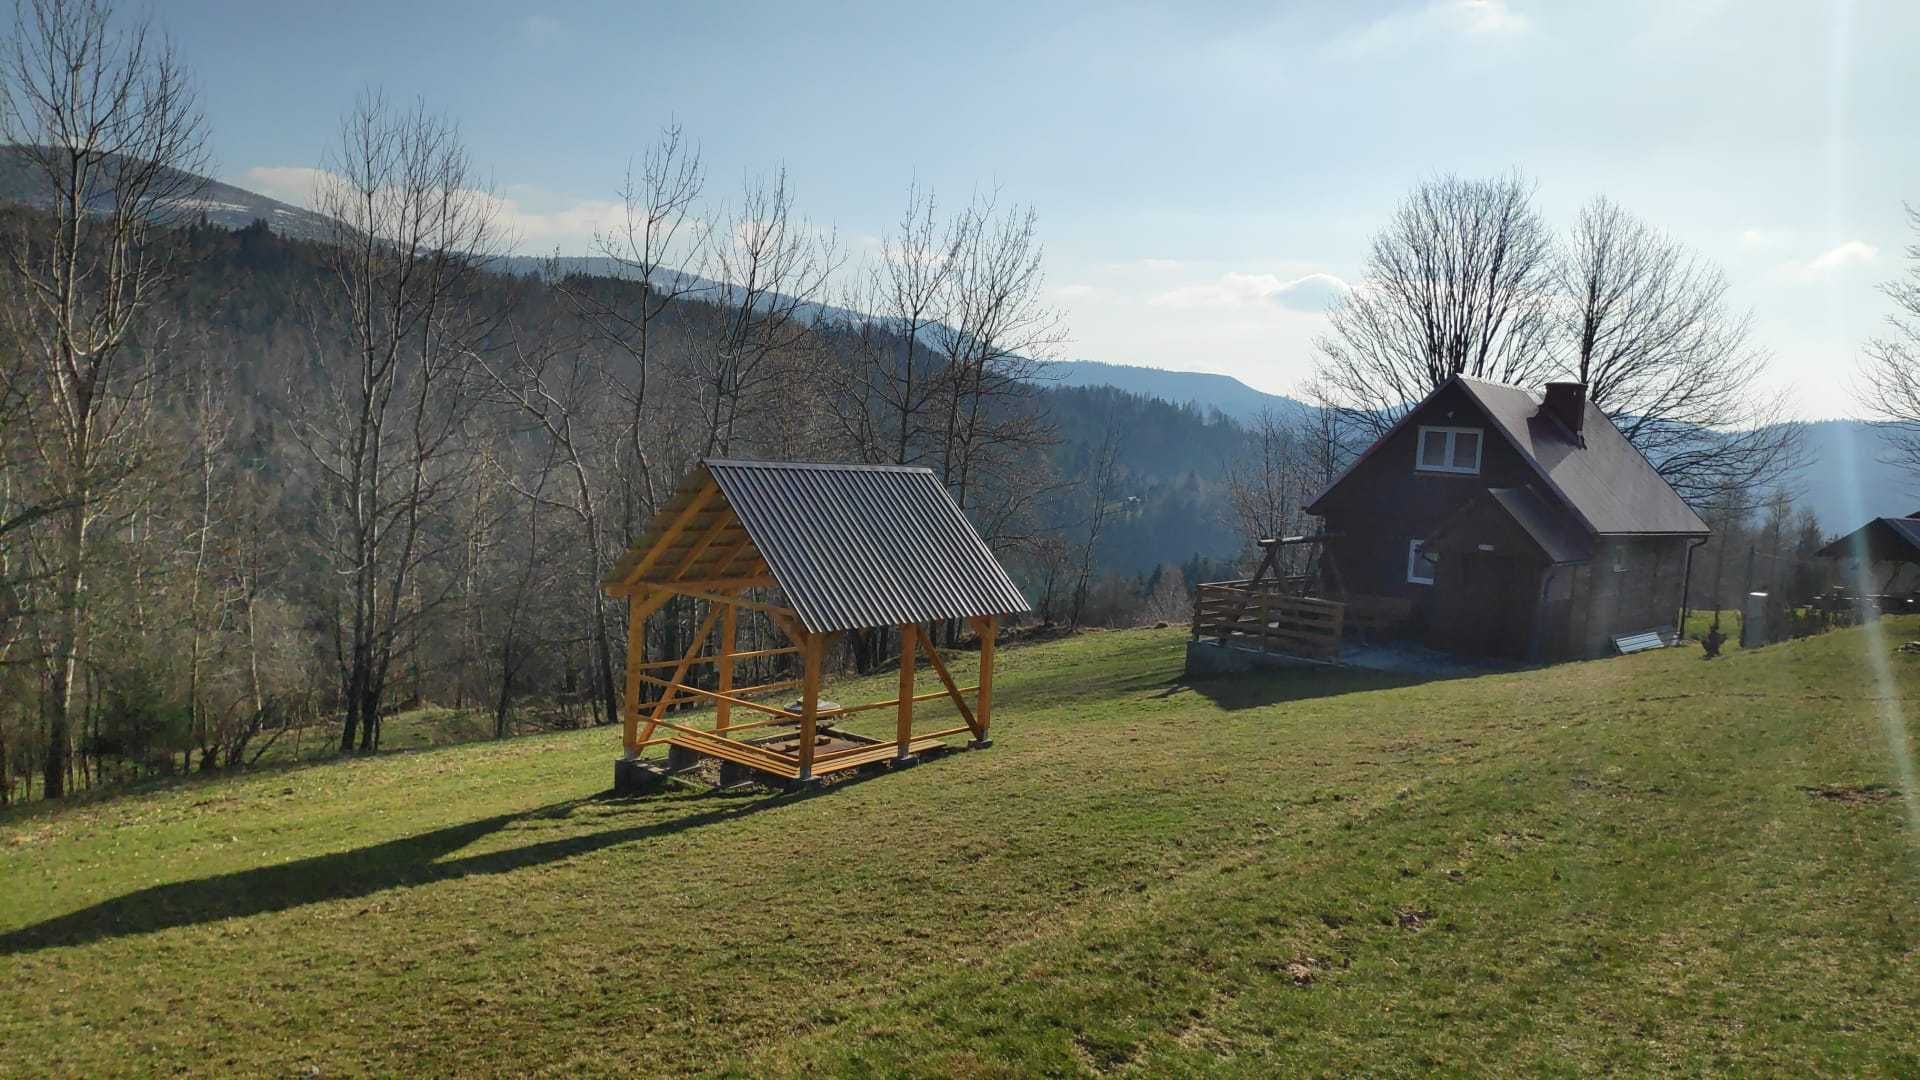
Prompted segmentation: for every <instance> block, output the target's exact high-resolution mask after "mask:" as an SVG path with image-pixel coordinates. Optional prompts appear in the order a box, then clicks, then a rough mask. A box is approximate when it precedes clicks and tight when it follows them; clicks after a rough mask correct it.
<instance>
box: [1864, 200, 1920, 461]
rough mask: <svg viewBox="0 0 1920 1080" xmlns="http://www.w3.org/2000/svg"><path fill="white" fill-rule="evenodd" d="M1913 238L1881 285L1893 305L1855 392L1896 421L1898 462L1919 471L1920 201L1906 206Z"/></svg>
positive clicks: (1871, 408) (1876, 413)
mask: <svg viewBox="0 0 1920 1080" xmlns="http://www.w3.org/2000/svg"><path fill="white" fill-rule="evenodd" d="M1907 222H1908V224H1910V225H1911V226H1912V227H1913V231H1914V236H1915V240H1914V242H1913V243H1912V244H1909V245H1908V246H1907V260H1908V261H1907V270H1906V273H1905V274H1904V275H1902V276H1901V277H1898V278H1895V279H1893V280H1892V281H1889V282H1887V283H1886V284H1885V285H1883V286H1881V288H1882V289H1884V290H1885V292H1886V294H1887V297H1888V299H1890V300H1892V301H1893V306H1894V310H1893V312H1892V313H1890V314H1889V315H1888V316H1887V332H1886V333H1885V334H1882V335H1881V336H1880V337H1877V338H1875V339H1873V340H1872V341H1870V342H1868V343H1867V348H1866V353H1867V355H1866V359H1865V361H1864V362H1863V363H1862V365H1861V370H1860V377H1859V379H1858V382H1857V387H1856V389H1855V395H1856V396H1857V397H1858V399H1859V401H1860V404H1861V406H1862V407H1863V408H1865V409H1866V410H1867V411H1868V413H1869V414H1870V415H1873V416H1876V417H1878V418H1880V419H1882V420H1885V421H1887V422H1888V423H1890V424H1892V425H1893V426H1894V431H1893V442H1894V446H1895V450H1896V453H1897V454H1898V457H1899V460H1900V463H1901V464H1902V465H1904V466H1906V467H1907V468H1908V469H1909V470H1913V471H1920V207H1914V206H1909V207H1907Z"/></svg>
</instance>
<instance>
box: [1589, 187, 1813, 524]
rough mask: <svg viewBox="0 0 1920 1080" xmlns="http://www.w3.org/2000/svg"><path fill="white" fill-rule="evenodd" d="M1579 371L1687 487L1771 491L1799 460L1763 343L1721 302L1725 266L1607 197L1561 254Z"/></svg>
mask: <svg viewBox="0 0 1920 1080" xmlns="http://www.w3.org/2000/svg"><path fill="white" fill-rule="evenodd" d="M1560 295H1561V298H1562V304H1563V306H1562V309H1561V311H1562V315H1561V323H1562V326H1561V332H1562V334H1563V335H1564V340H1566V341H1567V342H1568V343H1569V345H1570V351H1571V353H1572V359H1573V367H1574V372H1573V373H1574V376H1575V377H1576V378H1577V379H1578V380H1579V381H1580V382H1582V383H1585V384H1586V387H1587V396H1588V399H1589V400H1591V401H1592V402H1593V403H1594V404H1595V405H1597V406H1599V407H1600V408H1601V409H1602V410H1603V411H1604V412H1606V414H1607V416H1608V418H1609V419H1611V420H1612V421H1613V422H1614V424H1615V425H1617V426H1618V427H1619V428H1620V431H1621V433H1622V434H1624V435H1626V437H1627V440H1628V441H1629V442H1631V443H1633V445H1634V446H1635V447H1637V448H1639V450H1640V452H1641V453H1643V454H1645V455H1646V456H1647V459H1648V460H1649V461H1651V462H1652V463H1653V465H1654V468H1655V469H1657V470H1658V471H1659V472H1660V474H1661V475H1662V476H1664V477H1665V478H1666V479H1667V482H1668V483H1670V484H1672V485H1673V486H1674V489H1675V490H1677V491H1678V492H1679V493H1680V495H1681V496H1682V497H1683V498H1686V499H1688V500H1689V501H1692V502H1696V503H1702V504H1704V503H1705V502H1706V501H1708V500H1710V499H1712V498H1713V497H1714V496H1716V495H1717V494H1719V493H1722V492H1727V491H1766V490H1768V489H1770V488H1773V487H1775V486H1776V485H1778V484H1779V483H1780V481H1781V480H1782V479H1783V478H1784V477H1785V476H1787V475H1788V474H1789V473H1790V472H1791V471H1792V469H1793V468H1794V467H1795V466H1796V465H1797V464H1798V462H1799V455H1798V449H1799V434H1800V432H1799V426H1798V425H1796V424H1793V423H1791V422H1789V421H1788V419H1787V416H1786V411H1787V410H1786V402H1785V401H1784V399H1783V397H1782V396H1781V395H1777V394H1775V395H1769V394H1767V393H1765V392H1763V391H1762V389H1761V388H1760V386H1759V381H1760V378H1761V377H1762V375H1763V374H1764V373H1765V370H1766V354H1765V353H1763V352H1761V351H1760V350H1759V349H1757V348H1755V347H1754V346H1753V344H1752V342H1751V340H1750V335H1749V321H1750V320H1749V319H1748V318H1747V317H1746V316H1743V315H1737V314H1735V313H1733V312H1731V311H1729V310H1728V309H1727V303H1726V295H1727V281H1726V276H1725V275H1724V274H1722V273H1721V272H1720V270H1719V269H1718V268H1716V267H1714V266H1712V265H1710V264H1708V263H1706V262H1704V261H1702V260H1701V259H1700V258H1698V257H1697V256H1695V255H1692V254H1691V253H1689V252H1688V251H1687V250H1686V249H1685V248H1684V247H1683V246H1682V245H1680V244H1679V243H1678V242H1677V241H1675V240H1673V239H1672V238H1670V237H1668V236H1665V235H1663V234H1662V233H1660V232H1659V231H1657V230H1655V229H1653V228H1652V227H1650V226H1648V225H1647V224H1645V223H1644V222H1641V221H1639V220H1638V219H1636V218H1634V217H1633V216H1632V215H1630V214H1628V213H1626V212H1625V211H1624V210H1622V209H1621V208H1620V207H1619V206H1617V205H1616V204H1614V203H1612V202H1610V201H1608V200H1607V199H1605V198H1599V199H1595V200H1594V201H1593V202H1591V203H1589V204H1588V205H1587V206H1586V208H1585V209H1583V210H1582V211H1581V212H1580V215H1579V217H1578V219H1577V220H1576V221H1575V223H1574V227H1573V232H1572V236H1571V239H1570V241H1569V243H1568V245H1567V250H1566V252H1565V257H1564V258H1563V259H1562V261H1561V264H1560Z"/></svg>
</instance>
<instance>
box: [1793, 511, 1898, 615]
mask: <svg viewBox="0 0 1920 1080" xmlns="http://www.w3.org/2000/svg"><path fill="white" fill-rule="evenodd" d="M1818 554H1819V555H1820V557H1821V558H1824V559H1833V560H1837V561H1844V560H1852V561H1853V562H1854V564H1855V565H1857V566H1859V567H1860V568H1861V569H1862V570H1863V571H1865V572H1866V573H1867V574H1869V575H1879V574H1884V575H1885V576H1884V577H1882V578H1880V581H1879V584H1878V590H1879V593H1880V594H1882V595H1886V594H1897V593H1907V592H1912V591H1915V590H1916V589H1920V511H1915V512H1914V513H1911V514H1908V515H1907V516H1906V517H1877V518H1874V519H1873V520H1872V521H1869V522H1867V523H1866V524H1865V525H1862V526H1860V527H1859V528H1857V529H1855V530H1853V531H1852V532H1850V533H1848V534H1847V535H1845V536H1843V537H1841V538H1839V539H1838V540H1835V541H1833V542H1832V543H1830V544H1828V545H1827V546H1826V547H1823V548H1821V549H1820V550H1819V552H1818ZM1868 580H1869V581H1870V580H1871V578H1869V579H1868ZM1862 591H1865V590H1864V589H1863V590H1862Z"/></svg>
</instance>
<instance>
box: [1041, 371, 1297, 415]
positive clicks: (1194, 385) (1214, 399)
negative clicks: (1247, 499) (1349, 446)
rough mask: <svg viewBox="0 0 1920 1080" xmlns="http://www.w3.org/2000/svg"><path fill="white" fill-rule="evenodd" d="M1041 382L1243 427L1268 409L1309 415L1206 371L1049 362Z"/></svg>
mask: <svg viewBox="0 0 1920 1080" xmlns="http://www.w3.org/2000/svg"><path fill="white" fill-rule="evenodd" d="M1041 378H1042V379H1043V380H1044V381H1046V382H1048V383H1050V384H1051V385H1054V386H1111V387H1114V388H1116V389H1120V390H1125V391H1126V392H1127V393H1129V394H1138V395H1140V396H1141V397H1150V398H1158V399H1159V400H1161V401H1167V402H1172V403H1173V404H1175V405H1192V406H1194V407H1195V408H1198V409H1201V410H1202V411H1205V410H1209V409H1213V410H1218V411H1219V412H1221V413H1224V414H1226V415H1227V416H1230V417H1232V418H1233V419H1235V420H1238V421H1240V422H1241V423H1243V424H1244V423H1246V422H1248V421H1250V420H1254V419H1256V418H1258V417H1259V415H1260V413H1261V411H1262V410H1266V409H1271V410H1272V411H1273V413H1274V415H1275V416H1276V417H1278V418H1279V419H1280V420H1283V421H1293V420H1297V419H1300V418H1302V417H1304V416H1306V415H1307V413H1308V411H1309V407H1308V406H1307V404H1306V403H1305V402H1302V401H1298V400H1296V399H1294V398H1290V397H1286V396H1284V395H1281V394H1268V393H1263V392H1261V391H1259V390H1255V389H1254V388H1253V387H1251V386H1248V385H1247V384H1246V383H1243V382H1241V381H1240V380H1239V379H1236V378H1233V377H1232V376H1230V375H1214V374H1211V373H1208V372H1203V371H1168V370H1166V369H1164V368H1150V367H1133V366H1131V365H1127V364H1103V363H1100V362H1098V361H1095V360H1060V361H1055V362H1053V363H1049V364H1048V365H1047V366H1046V367H1045V368H1044V369H1043V370H1042V372H1041Z"/></svg>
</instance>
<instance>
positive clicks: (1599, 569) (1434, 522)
mask: <svg viewBox="0 0 1920 1080" xmlns="http://www.w3.org/2000/svg"><path fill="white" fill-rule="evenodd" d="M1307 512H1308V513H1311V514H1315V515H1318V516H1319V517H1321V518H1322V519H1323V520H1324V521H1325V523H1326V528H1325V530H1324V532H1325V533H1326V534H1327V539H1326V541H1325V547H1324V549H1323V551H1322V555H1321V573H1322V576H1323V578H1324V579H1325V582H1324V584H1325V585H1326V587H1327V588H1329V589H1330V590H1333V591H1334V592H1336V593H1339V594H1343V595H1345V596H1347V597H1350V598H1354V599H1363V598H1378V599H1383V600H1388V601H1392V602H1393V603H1392V607H1393V608H1394V609H1395V610H1398V611H1403V612H1405V618H1404V620H1403V621H1402V624H1401V626H1400V632H1401V633H1402V634H1403V635H1406V636H1413V637H1417V638H1419V639H1421V640H1424V641H1425V642H1426V643H1427V644H1428V645H1430V646H1432V647H1434V648H1438V649H1444V650H1447V651H1450V652H1458V653H1464V654H1468V655H1476V656H1489V657H1502V658H1509V659H1520V660H1532V661H1546V660H1563V659H1576V658H1582V657H1597V656H1604V655H1607V654H1608V653H1609V652H1610V651H1611V650H1612V648H1613V646H1612V639H1613V638H1614V637H1616V636H1619V635H1624V634H1632V633H1637V632H1640V631H1645V630H1652V629H1657V628H1663V627H1672V626H1673V625H1674V624H1675V622H1676V620H1677V618H1678V615H1679V611H1680V606H1681V600H1682V596H1683V594H1684V592H1685V582H1686V578H1687V572H1688V563H1689V561H1690V559H1691V556H1692V549H1693V548H1694V547H1696V546H1697V545H1698V544H1699V543H1701V542H1704V541H1705V539H1706V537H1707V533H1708V529H1707V526H1706V523H1705V522H1703V521H1701V520H1700V517H1699V515H1697V514H1695V513H1694V512H1693V510H1692V509H1691V508H1689V507H1688V506H1687V504H1686V503H1685V502H1684V501H1682V500H1681V498H1680V496H1679V495H1677V494H1675V492H1674V490H1673V488H1672V487H1671V486H1670V485H1668V484H1667V482H1666V481H1665V480H1663V479H1661V477H1660V475H1659V473H1657V472H1655V471H1654V468H1653V466H1652V465H1651V464H1649V463H1648V462H1647V459H1646V458H1645V457H1643V456H1641V454H1640V452H1639V451H1638V450H1635V449H1634V448H1633V446H1632V444H1630V443H1629V442H1627V440H1626V438H1625V436H1623V435H1621V434H1620V431H1619V429H1617V428H1615V427H1614V426H1613V424H1612V423H1611V422H1610V421H1609V420H1608V419H1607V418H1606V415H1605V414H1604V413H1602V412H1601V411H1600V410H1599V409H1598V408H1597V407H1595V406H1594V405H1593V404H1592V403H1590V402H1588V401H1587V400H1586V388H1585V387H1584V386H1581V385H1580V384H1578V383H1549V384H1548V385H1547V387H1546V392H1545V394H1544V395H1536V394H1533V393H1531V392H1529V391H1526V390H1521V389H1519V388H1516V387H1512V386H1503V385H1501V384H1499V383H1492V382H1486V381H1484V380H1480V379H1470V378H1466V377H1463V376H1461V377H1455V378H1453V379H1450V380H1448V381H1447V382H1446V383H1445V384H1444V385H1442V386H1441V387H1440V388H1439V389H1438V390H1435V391H1434V392H1433V393H1432V394H1430V395H1428V396H1427V398H1426V400H1424V401H1422V402H1420V404H1419V405H1417V406H1415V407H1414V408H1413V409H1412V410H1411V411H1409V412H1408V413H1407V415H1406V416H1404V417H1402V418H1401V420H1400V422H1399V423H1397V424H1395V425H1394V426H1393V428H1392V429H1391V430H1389V431H1388V432H1387V433H1386V434H1385V435H1384V436H1382V437H1381V438H1380V440H1379V441H1378V442H1376V443H1374V444H1373V446H1371V447H1370V448H1368V449H1367V451H1366V452H1365V453H1363V454H1361V455H1360V457H1359V458H1358V459H1356V460H1355V461H1354V462H1353V464H1352V465H1350V466H1348V468H1347V470H1346V471H1345V472H1344V473H1342V474H1341V475H1340V476H1339V477H1338V478H1337V479H1335V480H1334V482H1333V483H1332V484H1330V485H1329V486H1328V487H1327V490H1326V491H1324V492H1322V493H1321V495H1320V497H1319V498H1317V499H1315V500H1314V501H1313V502H1312V503H1311V504H1310V505H1308V507H1307Z"/></svg>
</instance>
